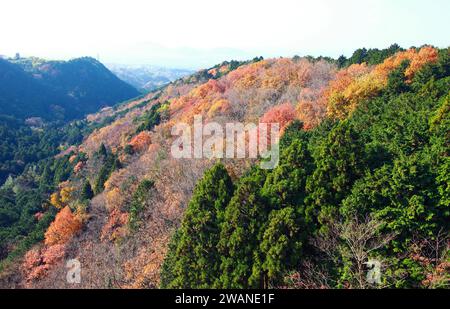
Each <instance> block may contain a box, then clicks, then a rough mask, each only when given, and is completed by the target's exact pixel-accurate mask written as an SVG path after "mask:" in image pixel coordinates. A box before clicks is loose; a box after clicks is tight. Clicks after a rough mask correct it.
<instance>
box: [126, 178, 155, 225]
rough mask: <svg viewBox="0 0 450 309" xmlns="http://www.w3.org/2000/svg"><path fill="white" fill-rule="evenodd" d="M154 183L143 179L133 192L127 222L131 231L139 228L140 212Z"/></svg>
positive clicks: (145, 204)
mask: <svg viewBox="0 0 450 309" xmlns="http://www.w3.org/2000/svg"><path fill="white" fill-rule="evenodd" d="M154 185H155V183H154V182H153V181H151V180H148V179H144V180H143V181H141V183H139V185H138V187H137V189H136V191H135V192H134V194H133V197H132V200H131V204H130V209H129V214H130V216H129V219H128V224H129V226H130V229H131V230H132V231H135V230H137V229H138V228H139V224H140V220H141V218H140V217H141V214H142V212H143V211H144V210H145V208H146V207H147V206H148V204H147V203H148V200H149V198H150V190H151V189H152V188H153V187H154Z"/></svg>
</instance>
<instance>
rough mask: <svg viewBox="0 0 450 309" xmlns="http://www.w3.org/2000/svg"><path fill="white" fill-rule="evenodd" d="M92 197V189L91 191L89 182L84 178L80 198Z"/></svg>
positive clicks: (87, 198) (88, 198)
mask: <svg viewBox="0 0 450 309" xmlns="http://www.w3.org/2000/svg"><path fill="white" fill-rule="evenodd" d="M93 197H94V191H92V187H91V183H90V182H89V180H86V181H85V182H84V184H83V187H81V199H82V200H84V201H86V200H90V199H92V198H93Z"/></svg>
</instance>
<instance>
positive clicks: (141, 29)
mask: <svg viewBox="0 0 450 309" xmlns="http://www.w3.org/2000/svg"><path fill="white" fill-rule="evenodd" d="M449 12H450V1H449V0H420V1H419V0H365V1H363V0H338V1H336V0H220V1H219V0H151V1H150V0H126V1H121V0H39V1H36V0H2V1H1V2H0V55H7V56H12V55H13V54H15V53H16V52H20V54H21V55H22V56H39V57H44V58H49V59H69V58H74V57H80V56H93V57H97V56H99V57H100V60H101V61H102V62H104V63H123V64H153V65H162V66H168V67H181V68H202V67H208V66H211V65H214V64H216V63H218V62H221V61H223V60H231V59H248V58H253V57H255V56H260V55H262V56H264V57H278V56H293V55H295V54H297V55H307V54H311V55H314V56H318V55H324V56H333V57H337V56H339V55H341V54H344V55H347V56H349V55H350V54H351V52H352V51H353V50H355V49H356V48H359V47H368V48H369V47H378V48H384V47H388V46H389V45H390V44H392V43H395V42H396V43H398V44H400V45H401V46H403V47H410V46H420V45H423V44H425V43H427V44H433V45H435V46H438V47H448V46H449V45H450V37H449V33H450V16H449V15H450V14H449Z"/></svg>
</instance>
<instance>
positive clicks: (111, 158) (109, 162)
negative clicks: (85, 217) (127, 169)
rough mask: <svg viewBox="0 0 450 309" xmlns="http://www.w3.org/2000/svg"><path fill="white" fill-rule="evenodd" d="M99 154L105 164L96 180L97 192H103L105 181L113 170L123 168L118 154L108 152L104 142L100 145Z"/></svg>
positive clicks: (95, 189) (95, 191)
mask: <svg viewBox="0 0 450 309" xmlns="http://www.w3.org/2000/svg"><path fill="white" fill-rule="evenodd" d="M97 156H98V158H99V160H101V161H102V162H103V164H102V166H101V168H100V171H99V172H98V175H97V178H96V179H95V182H94V193H95V194H99V193H101V192H103V190H105V182H106V181H107V180H108V178H109V176H111V174H112V172H114V171H115V170H118V169H120V168H122V163H121V162H120V160H119V158H118V157H117V155H115V154H112V153H110V152H108V150H107V149H106V147H105V145H104V144H101V145H100V148H99V150H98V151H97Z"/></svg>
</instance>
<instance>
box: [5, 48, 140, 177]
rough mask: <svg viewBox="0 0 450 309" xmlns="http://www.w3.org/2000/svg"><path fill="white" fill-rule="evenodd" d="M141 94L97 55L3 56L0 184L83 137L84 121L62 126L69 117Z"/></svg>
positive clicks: (81, 114)
mask: <svg viewBox="0 0 450 309" xmlns="http://www.w3.org/2000/svg"><path fill="white" fill-rule="evenodd" d="M138 94H139V92H138V91H137V90H136V89H134V88H133V87H131V86H130V85H128V84H126V83H124V82H122V81H121V80H120V79H118V78H117V77H116V76H115V75H114V74H112V73H111V72H110V71H108V69H106V68H105V67H104V66H103V65H102V64H101V63H99V62H98V61H96V60H95V59H92V58H79V59H74V60H71V61H67V62H64V61H46V60H43V59H39V58H20V57H19V58H17V59H10V60H5V59H0V184H3V182H4V181H5V179H6V178H7V177H8V175H13V176H16V175H18V174H19V173H20V172H21V171H22V170H23V168H24V167H25V166H26V165H27V164H28V163H33V162H37V161H39V160H42V159H45V158H47V157H49V156H53V155H55V154H57V153H58V152H59V151H60V147H64V146H65V144H66V142H67V143H69V144H73V143H74V142H76V141H79V139H81V135H80V128H81V127H80V126H79V125H74V126H72V127H71V129H70V130H67V131H66V130H64V129H62V127H63V125H64V124H65V123H67V122H68V121H70V120H73V119H76V118H79V119H81V118H83V117H84V116H85V115H86V114H88V113H91V112H94V111H98V110H99V108H101V107H105V106H111V105H114V104H116V103H118V102H122V101H124V100H127V99H130V98H134V97H136V96H137V95H138ZM64 134H68V135H67V136H64Z"/></svg>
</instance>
